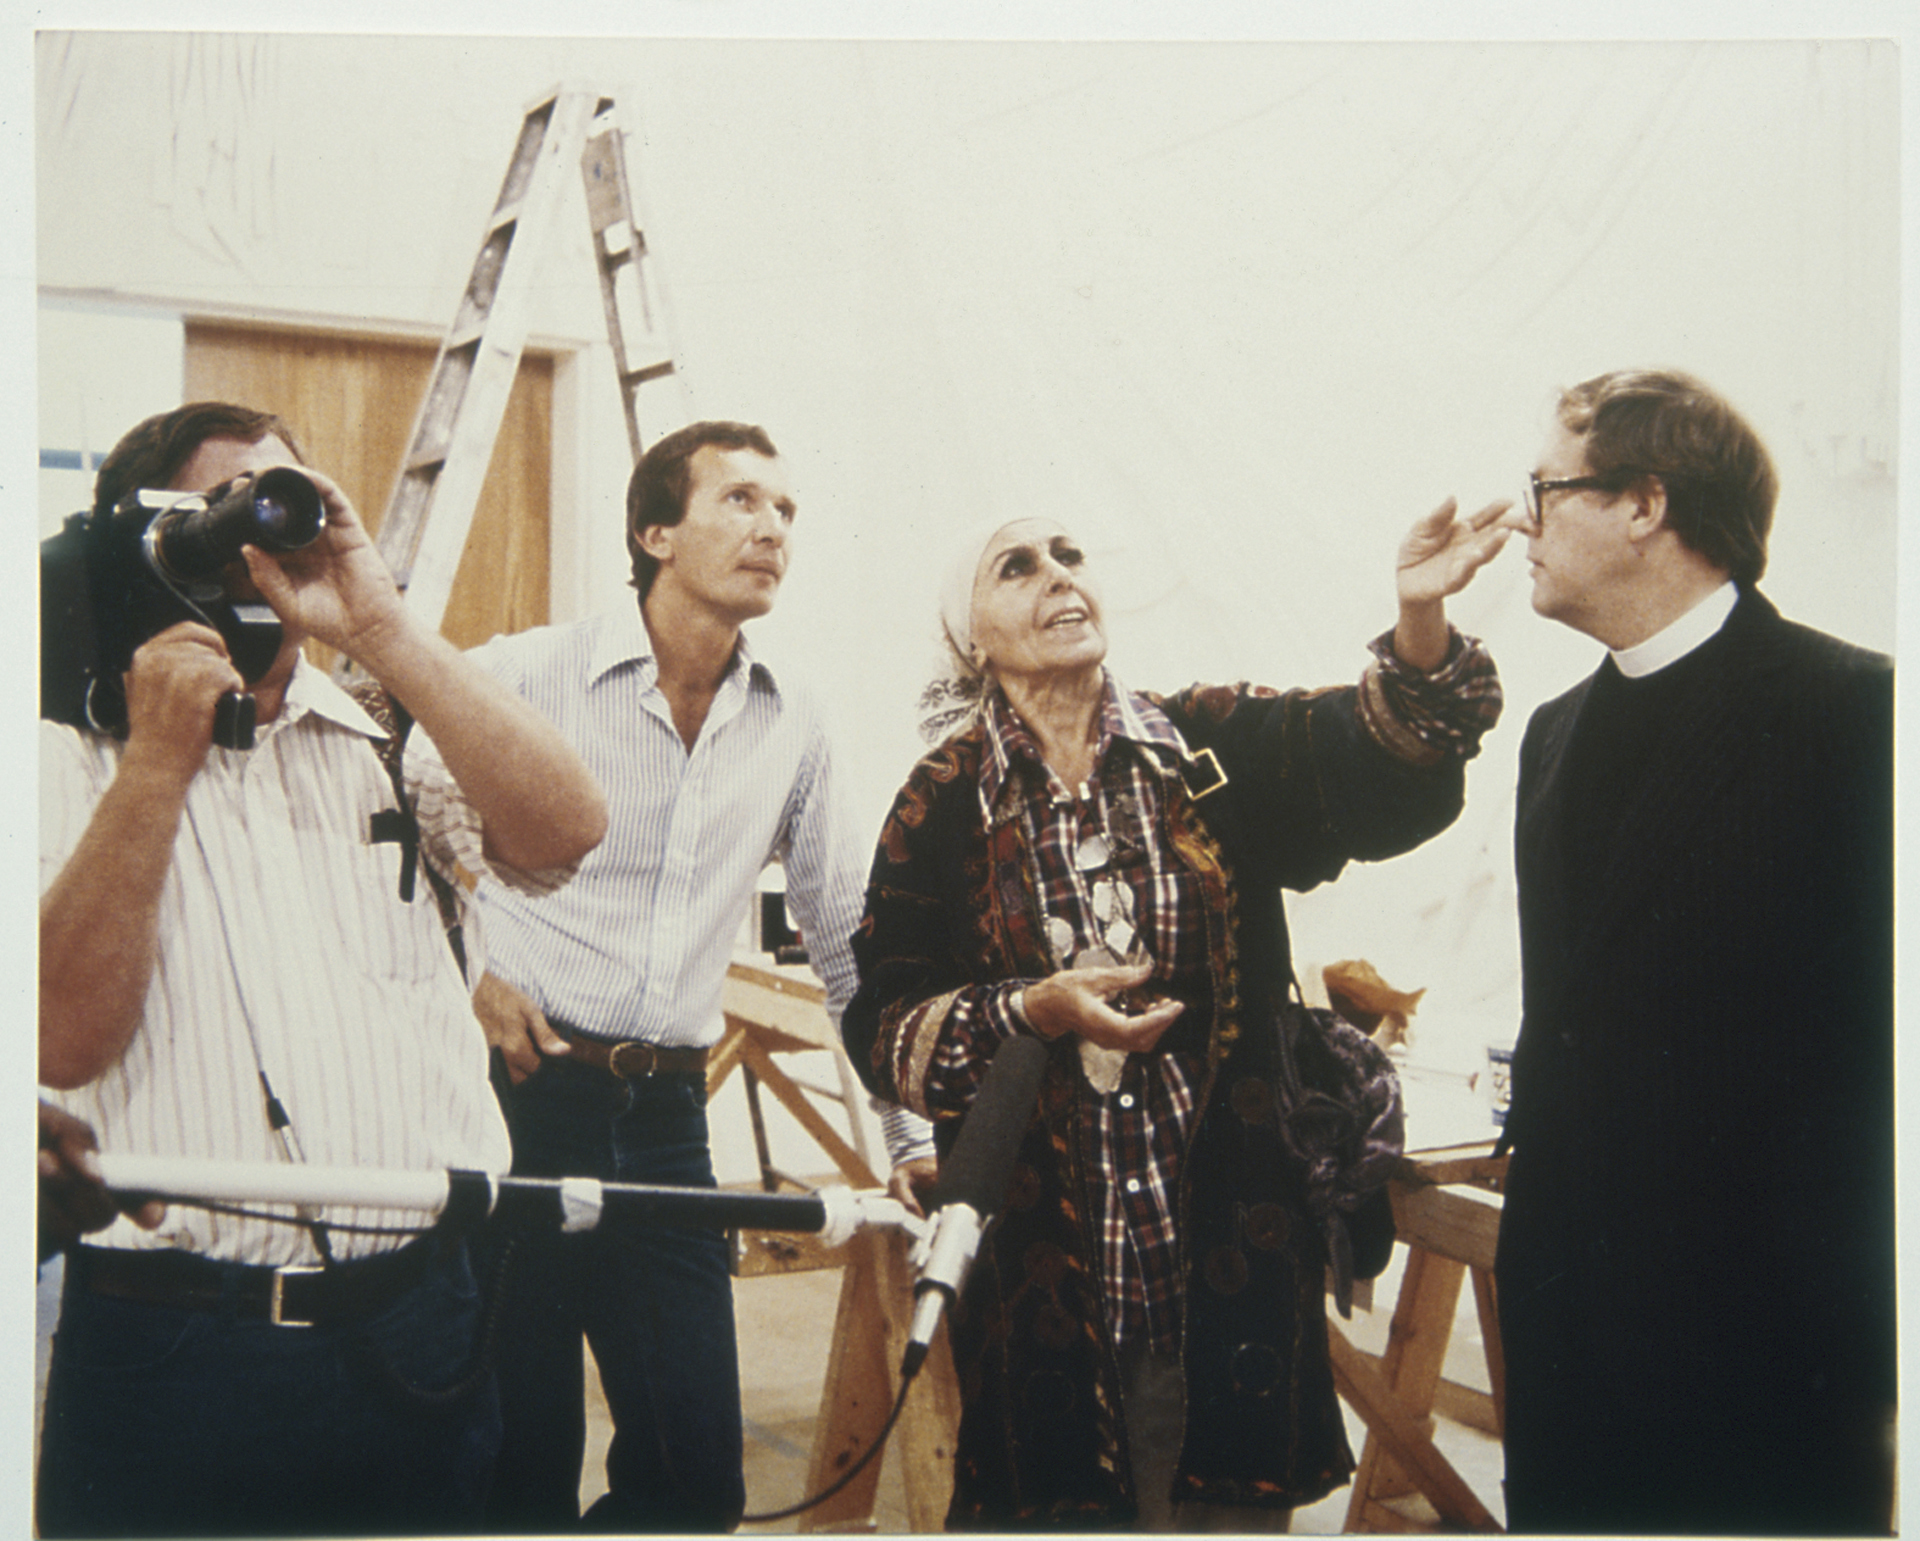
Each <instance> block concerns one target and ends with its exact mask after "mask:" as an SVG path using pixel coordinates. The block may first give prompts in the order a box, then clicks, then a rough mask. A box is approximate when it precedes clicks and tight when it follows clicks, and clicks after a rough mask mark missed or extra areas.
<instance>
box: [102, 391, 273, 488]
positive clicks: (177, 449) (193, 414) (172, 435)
mask: <svg viewBox="0 0 1920 1541" xmlns="http://www.w3.org/2000/svg"><path fill="white" fill-rule="evenodd" d="M268 437H273V438H276V439H278V440H279V441H280V442H281V443H282V444H284V445H286V447H287V448H288V449H290V450H292V451H293V458H294V459H295V460H297V461H299V462H300V463H301V464H302V465H305V464H306V460H307V457H306V456H305V454H303V453H302V452H301V449H300V441H299V440H298V439H296V438H295V437H294V436H293V430H292V429H291V428H289V427H288V426H287V425H286V422H285V421H284V420H283V419H281V418H280V417H278V416H276V415H275V414H273V413H272V412H259V411H256V410H254V409H253V408H252V407H241V406H236V405H234V404H233V403H232V402H230V401H190V402H188V403H187V404H186V405H185V406H183V407H175V408H174V409H173V410H172V411H171V412H161V413H157V414H156V415H154V416H153V417H150V418H147V419H146V420H145V421H144V422H140V423H136V424H134V426H133V427H131V428H129V429H128V430H127V431H126V432H125V433H124V434H122V435H121V436H120V442H119V443H118V444H116V445H114V447H113V449H112V450H111V451H110V452H109V453H108V455H107V458H106V459H105V460H103V461H101V462H100V469H99V471H98V472H96V473H95V475H94V478H93V508H94V512H95V513H107V512H109V511H111V510H112V508H113V507H114V505H115V504H117V503H118V502H119V501H120V500H121V499H122V498H124V497H125V496H126V495H127V494H128V493H130V492H138V491H140V489H142V488H143V487H146V488H155V489H158V488H162V487H165V486H166V485H167V484H168V483H169V482H171V481H172V480H173V479H174V477H175V476H177V475H178V474H179V473H180V468H181V467H182V466H184V465H185V464H186V463H187V462H188V461H189V460H191V459H192V458H193V452H194V451H195V450H197V449H199V448H200V446H201V445H202V444H204V443H206V442H207V440H209V439H238V440H239V441H240V442H241V443H242V444H258V443H259V442H260V441H261V440H262V439H265V438H268Z"/></svg>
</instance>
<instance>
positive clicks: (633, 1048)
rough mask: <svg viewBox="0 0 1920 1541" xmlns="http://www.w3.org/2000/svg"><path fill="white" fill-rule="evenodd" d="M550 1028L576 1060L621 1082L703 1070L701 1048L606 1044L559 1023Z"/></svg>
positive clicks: (705, 1068)
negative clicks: (614, 1076)
mask: <svg viewBox="0 0 1920 1541" xmlns="http://www.w3.org/2000/svg"><path fill="white" fill-rule="evenodd" d="M552 1025H553V1029H554V1031H555V1032H557V1033H558V1034H559V1035H560V1036H561V1037H562V1038H564V1039H566V1040H567V1043H568V1044H569V1045H570V1046H571V1049H572V1052H571V1053H569V1054H568V1056H567V1058H569V1059H577V1060H579V1061H580V1063H581V1064H583V1065H592V1066H593V1067H594V1068H595V1069H596V1070H605V1071H609V1072H611V1073H612V1074H614V1075H617V1076H619V1077H620V1079H621V1080H623V1081H637V1080H640V1079H642V1078H644V1077H646V1076H650V1075H700V1076H703V1075H705V1074H706V1073H707V1051H706V1050H705V1049H685V1048H682V1049H663V1048H661V1047H660V1046H659V1045H657V1044H651V1043H633V1042H624V1043H609V1042H607V1040H606V1039H604V1038H589V1037H587V1036H586V1035H585V1034H584V1033H577V1032H575V1031H574V1030H573V1029H572V1028H570V1027H564V1026H562V1025H561V1024H560V1023H558V1022H555V1023H553V1024H552Z"/></svg>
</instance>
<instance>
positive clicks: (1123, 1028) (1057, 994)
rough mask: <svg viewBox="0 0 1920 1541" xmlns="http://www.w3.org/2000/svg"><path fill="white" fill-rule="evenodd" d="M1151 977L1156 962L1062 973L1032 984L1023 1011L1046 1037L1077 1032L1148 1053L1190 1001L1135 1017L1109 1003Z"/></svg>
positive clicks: (1111, 1045)
mask: <svg viewBox="0 0 1920 1541" xmlns="http://www.w3.org/2000/svg"><path fill="white" fill-rule="evenodd" d="M1152 977H1153V964H1152V962H1151V961H1149V962H1145V963H1136V964H1120V965H1116V966H1115V967H1112V968H1080V969H1062V970H1061V971H1060V972H1059V973H1057V974H1052V975H1049V976H1048V977H1047V978H1045V979H1042V980H1041V981H1039V983H1037V984H1031V985H1028V986H1027V987H1026V989H1025V990H1024V991H1023V992H1022V995H1021V1009H1022V1010H1023V1011H1024V1012H1025V1013H1026V1018H1027V1021H1028V1022H1029V1023H1030V1024H1032V1027H1033V1030H1034V1031H1035V1032H1036V1033H1038V1034H1039V1035H1040V1036H1041V1037H1042V1038H1058V1037H1059V1036H1060V1035H1061V1034H1063V1033H1078V1034H1079V1035H1080V1036H1081V1037H1082V1038H1084V1039H1086V1040H1087V1042H1089V1043H1091V1044H1095V1045H1097V1046H1098V1047H1100V1048H1103V1049H1118V1050H1120V1051H1122V1052H1123V1053H1128V1054H1139V1053H1144V1052H1145V1051H1146V1050H1148V1049H1151V1048H1152V1047H1153V1046H1154V1045H1155V1044H1156V1043H1158V1042H1159V1041H1160V1035H1161V1034H1162V1033H1164V1032H1165V1031H1166V1030H1167V1029H1168V1027H1170V1026H1171V1025H1172V1024H1173V1022H1174V1019H1175V1018H1177V1017H1178V1016H1179V1015H1180V1013H1181V1012H1182V1011H1184V1010H1186V1004H1185V1002H1183V1001H1159V1002H1157V1003H1155V1004H1154V1005H1152V1006H1149V1007H1147V1008H1146V1009H1145V1010H1144V1011H1139V1012H1133V1013H1129V1012H1127V1011H1124V1010H1116V1009H1115V1008H1114V1007H1113V1006H1112V1005H1109V1004H1108V1003H1109V1002H1110V1001H1112V1000H1115V999H1116V998H1119V997H1124V996H1126V995H1127V994H1128V993H1129V992H1130V991H1134V990H1138V989H1139V988H1140V986H1142V985H1144V984H1145V983H1146V982H1147V981H1148V980H1149V979H1150V978H1152Z"/></svg>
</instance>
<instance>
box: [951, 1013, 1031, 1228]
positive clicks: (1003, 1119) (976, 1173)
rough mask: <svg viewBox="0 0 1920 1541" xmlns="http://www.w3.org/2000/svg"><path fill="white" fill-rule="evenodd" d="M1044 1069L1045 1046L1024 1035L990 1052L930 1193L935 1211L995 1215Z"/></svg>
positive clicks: (1005, 1192)
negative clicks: (949, 1208) (967, 1209)
mask: <svg viewBox="0 0 1920 1541" xmlns="http://www.w3.org/2000/svg"><path fill="white" fill-rule="evenodd" d="M1046 1068H1047V1045H1046V1043H1045V1041H1044V1040H1042V1039H1039V1038H1033V1037H1029V1036H1027V1035H1026V1034H1024V1033H1022V1034H1016V1035H1015V1036H1013V1037H1012V1038H1009V1039H1007V1041H1006V1042H1005V1043H1003V1044H1001V1045H1000V1047H999V1048H998V1049H997V1050H995V1051H994V1056H993V1063H992V1064H990V1065H989V1066H987V1073H986V1075H985V1077H984V1078H982V1080H981V1082H980V1090H979V1092H978V1093H977V1094H976V1095H975V1096H974V1099H973V1106H972V1107H971V1108H969V1109H968V1110H967V1115H966V1121H965V1122H964V1123H962V1124H961V1126H960V1135H959V1138H958V1139H956V1140H955V1141H954V1145H953V1152H952V1154H950V1155H949V1156H948V1157H947V1158H946V1159H945V1160H944V1161H942V1162H941V1163H940V1180H939V1182H938V1183H937V1184H936V1185H935V1187H934V1192H933V1205H934V1207H935V1208H940V1207H942V1206H944V1205H947V1204H967V1205H970V1206H971V1207H972V1208H973V1210H974V1212H975V1213H977V1214H979V1215H981V1216H983V1217H984V1216H987V1215H991V1214H994V1213H996V1212H997V1211H998V1210H999V1208H1000V1204H1001V1201H1002V1200H1003V1199H1005V1198H1006V1196H1007V1184H1008V1183H1009V1182H1010V1181H1011V1180H1012V1177H1013V1160H1014V1157H1015V1155H1017V1154H1018V1153H1019V1150H1020V1137H1021V1135H1023V1134H1024V1133H1025V1132H1026V1128H1027V1121H1028V1119H1030V1118H1031V1117H1032V1116H1033V1106H1034V1103H1035V1102H1036V1101H1038V1100H1039V1096H1040V1078H1041V1076H1042V1075H1043V1074H1044V1073H1045V1071H1046Z"/></svg>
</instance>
